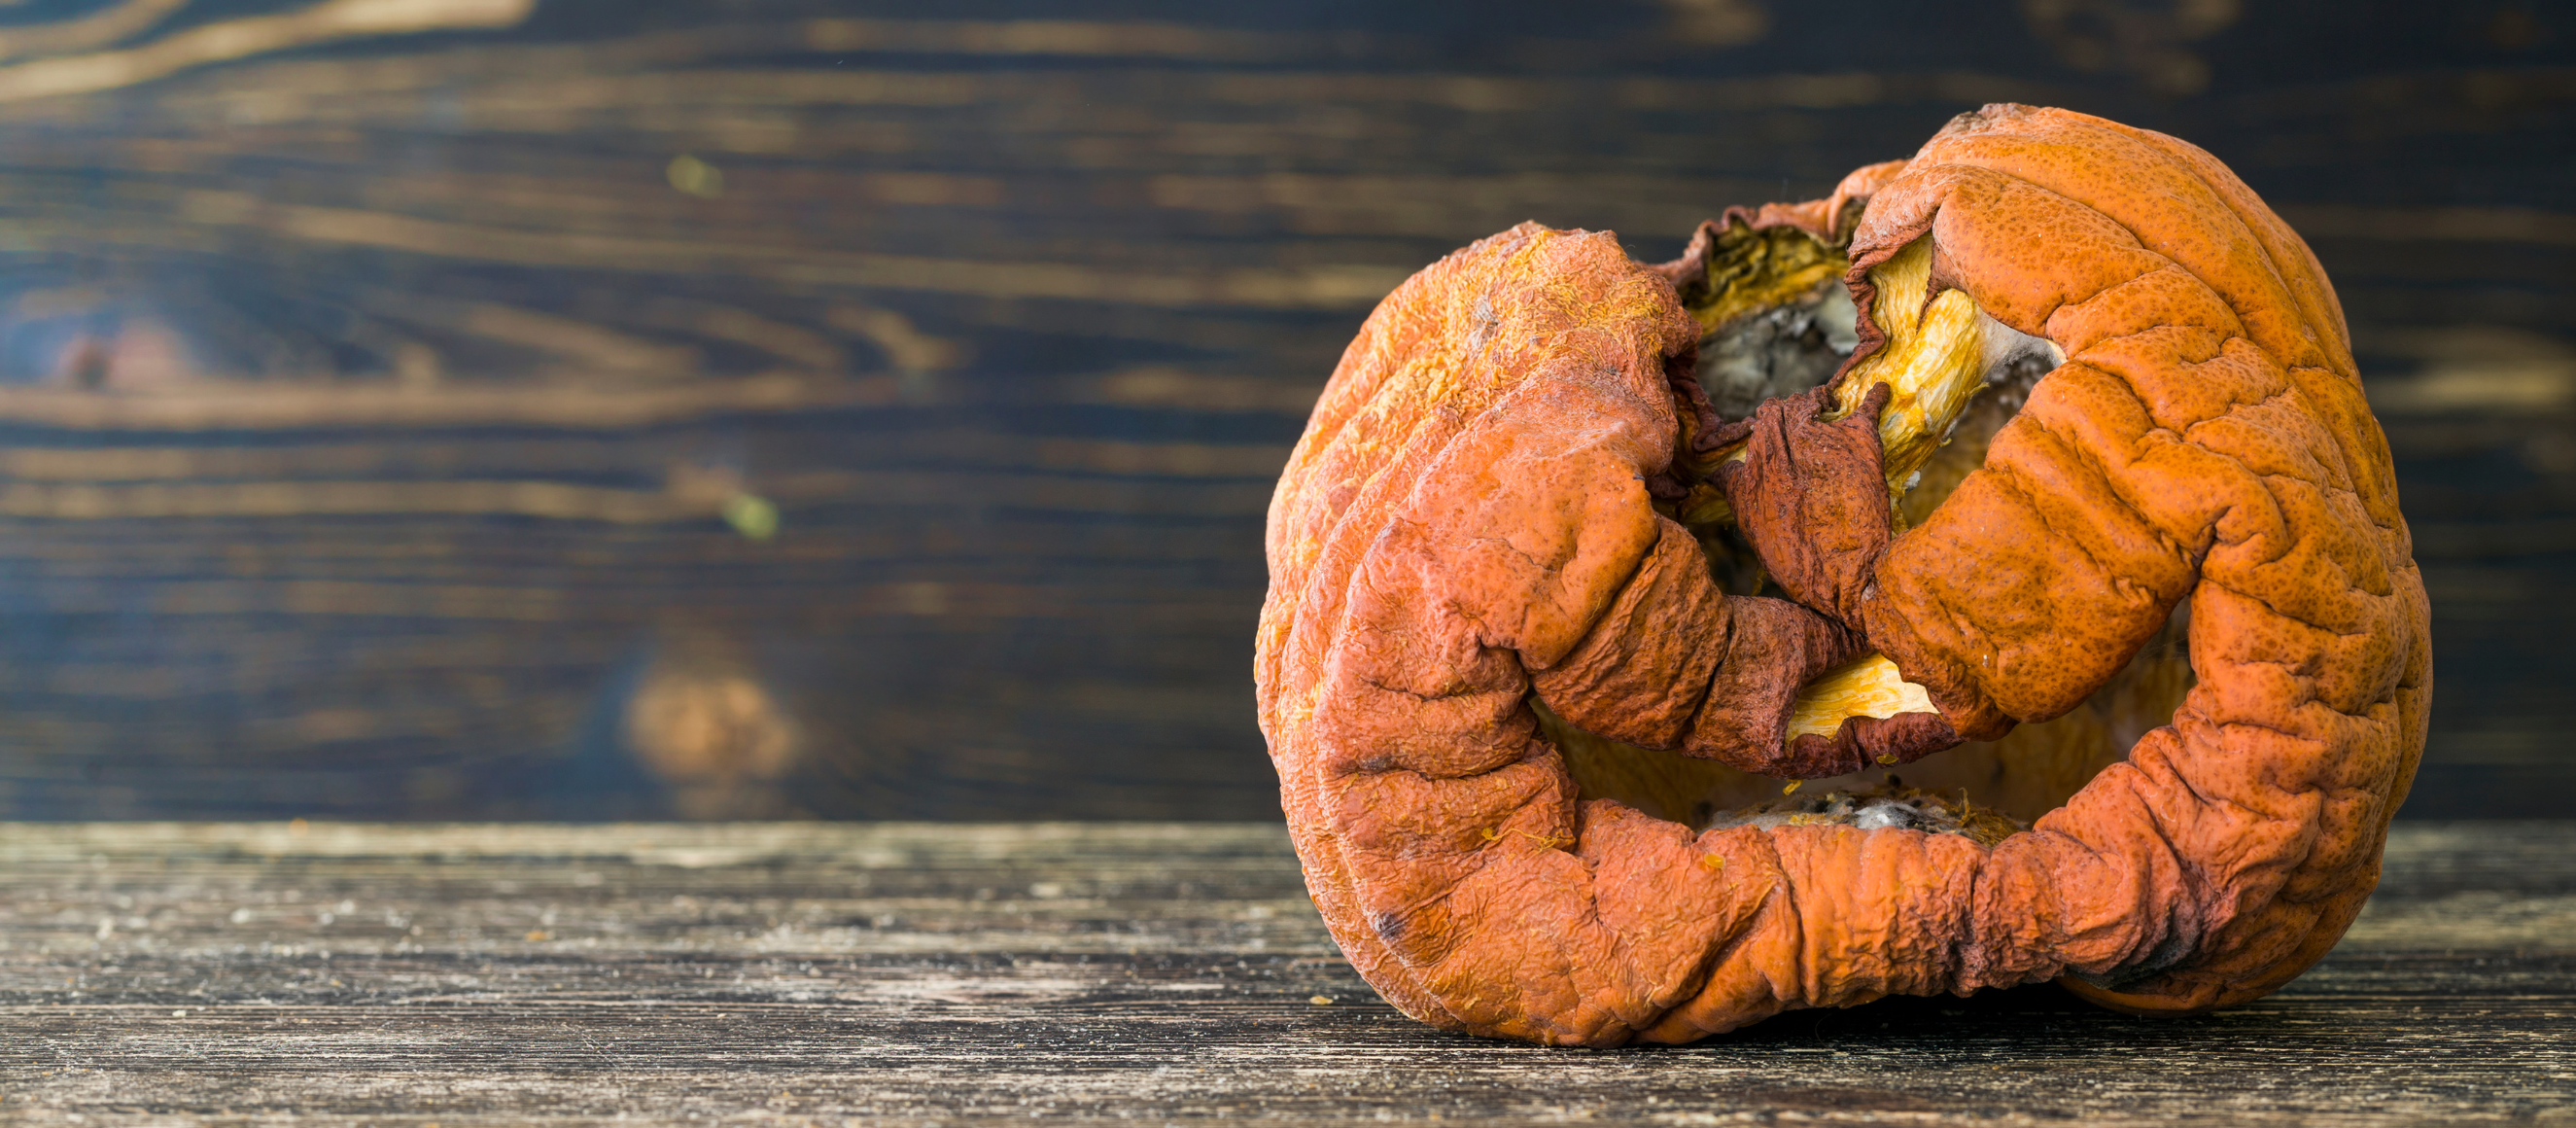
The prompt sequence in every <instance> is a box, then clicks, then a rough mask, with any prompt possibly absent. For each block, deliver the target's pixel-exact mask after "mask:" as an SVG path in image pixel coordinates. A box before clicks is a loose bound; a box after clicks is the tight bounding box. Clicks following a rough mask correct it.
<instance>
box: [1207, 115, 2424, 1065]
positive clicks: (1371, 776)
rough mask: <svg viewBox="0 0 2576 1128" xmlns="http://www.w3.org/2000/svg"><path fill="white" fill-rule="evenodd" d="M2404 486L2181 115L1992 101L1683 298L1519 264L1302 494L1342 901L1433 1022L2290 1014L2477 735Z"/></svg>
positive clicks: (1438, 333) (1350, 422) (1290, 659)
mask: <svg viewBox="0 0 2576 1128" xmlns="http://www.w3.org/2000/svg"><path fill="white" fill-rule="evenodd" d="M2388 463H2389V458H2388V452H2387V446H2386V443H2385V441H2384V439H2383V438H2382V437H2381V435H2380V432H2379V429H2378V426H2377V423H2376V422H2375V421H2374V420H2373V419H2372V418H2371V416H2370V414H2369V410H2368V406H2367V404H2366V403H2365V402H2364V401H2363V398H2362V395H2361V391H2360V383H2359V379H2358V375H2357V373H2356V372H2355V370H2354V367H2353V364H2352V359H2351V352H2350V348H2349V344H2348V340H2347V334H2346V330H2345V326H2344V323H2343V318H2342V313H2341V310H2340V308H2339V307H2338V306H2337V305H2336V303H2335V299H2334V295H2333V291H2332V289H2331V288H2330V287H2329V286H2328V285H2327V283H2326V281H2325V279H2324V276H2323V273H2322V271H2320V270H2319V269H2318V267H2317V265H2316V262H2315V260H2314V258H2313V257H2312V256H2311V255H2309V254H2308V252H2307V249H2306V247H2305V246H2304V245H2303V244H2301V243H2300V242H2299V241H2298V239H2297V237H2296V236H2295V235H2293V234H2292V233H2291V232H2290V231H2289V230H2288V228H2286V227H2285V226H2283V225H2282V224H2281V222H2280V221H2279V220H2278V219H2277V218H2276V217H2274V216H2273V215H2272V214H2271V213H2270V211H2269V210H2268V209H2266V208H2264V206H2263V205H2262V203H2261V202H2260V201H2259V200H2258V199H2256V198H2255V197H2254V195H2253V193H2252V192H2250V191H2249V190H2247V189H2246V188H2245V187H2244V185H2243V184H2242V183H2241V182H2239V181H2237V180H2236V179H2235V177H2234V176H2233V175H2231V174H2229V173H2228V172H2227V170H2226V169H2225V168H2224V167H2222V166H2220V165H2219V164H2218V162H2217V161H2216V160H2214V159H2213V158H2211V157H2209V155H2208V154H2206V153H2203V152H2201V151H2200V150H2198V149H2194V148H2192V147H2190V146H2189V145H2186V144H2184V143H2182V142H2179V141H2176V140H2174V139H2172V138H2169V137H2164V136H2162V135H2159V134H2153V133H2148V132H2145V131H2141V130H2134V129H2128V128H2126V127H2122V126H2118V125H2115V124H2113V123H2109V122H2105V121H2101V120H2099V119H2094V118H2088V117H2084V116H2082V115H2077V114H2070V113H2065V112H2063V111H2055V110H2032V109H2028V108H2026V107H2019V106H1990V107H1987V108H1986V109H1985V110H1984V111H1982V112H1980V113H1976V114H1968V115H1962V116H1961V118H1960V119H1958V120H1957V121H1955V122H1953V123H1952V125H1951V126H1950V127H1949V128H1947V129H1945V130H1943V131H1942V133H1941V134H1940V135H1939V136H1936V137H1935V138H1934V139H1933V140H1932V141H1931V142H1930V143H1929V144H1927V145H1926V146H1925V147H1924V149H1923V150H1922V151H1921V152H1920V153H1918V154H1917V155H1916V156H1915V157H1914V158H1913V159H1912V160H1911V161H1908V162H1895V163H1891V164H1888V165H1881V166H1873V167H1871V168H1867V169H1863V170H1861V171H1859V172H1856V173H1854V174H1853V176H1852V177H1850V178H1849V179H1847V180H1846V181H1845V182H1844V184H1843V186H1842V188H1841V189H1839V190H1838V191H1837V192H1836V194H1835V195H1834V196H1833V197H1832V198H1830V199H1827V200H1820V201H1814V202H1811V203H1807V204H1796V205H1769V206H1766V207H1764V208H1762V209H1759V210H1758V211H1756V210H1743V209H1738V210H1736V211H1731V212H1729V213H1728V214H1727V216H1726V217H1725V218H1724V219H1723V220H1720V221H1715V222H1712V223H1711V224H1709V225H1706V226H1704V227H1703V228H1702V230H1701V232H1700V234H1699V237H1698V238H1697V239H1696V240H1694V242H1693V243H1692V245H1691V247H1690V248H1689V250H1688V252H1687V253H1686V254H1685V255H1684V256H1683V257H1682V258H1681V259H1680V260H1678V261H1675V262H1672V263H1668V264H1665V265H1663V266H1659V267H1646V266H1641V265H1639V264H1636V263H1634V262H1631V261H1629V260H1628V259H1627V258H1626V256H1625V255H1624V254H1623V253H1621V252H1620V250H1619V248H1618V246H1617V244H1616V242H1615V241H1614V240H1611V239H1610V238H1608V237H1607V236H1603V235H1593V234H1586V233H1581V232H1556V231H1549V230H1545V229H1542V228H1538V227H1535V226H1534V225H1523V226H1522V227H1520V228H1516V229H1514V230H1512V231H1510V232H1506V233H1504V234H1502V235H1498V236H1495V237H1493V238H1491V239H1488V240H1485V241H1484V242H1481V243H1478V244H1476V245H1475V246H1472V247H1469V248H1467V249H1465V250H1462V251H1460V252H1458V253H1457V254H1454V255H1452V256H1450V257H1449V258H1447V259H1444V260H1443V261H1441V262H1440V263H1437V264H1434V265H1433V266H1431V267H1429V268H1426V269H1425V270H1424V271H1423V272H1422V273H1421V274H1419V275H1417V276H1416V277H1415V278H1414V279H1412V280H1410V281H1408V282H1407V283H1406V284H1405V285H1404V286H1403V287H1401V288H1399V289H1398V290H1397V291H1396V292H1395V293H1394V294H1393V295H1390V296H1389V297H1388V299H1387V300H1386V302H1385V303H1384V304H1382V305H1381V306H1380V308H1379V309H1378V311H1377V312H1376V313H1375V314H1374V315H1372V316H1371V318H1370V319H1369V322H1368V324H1367V325H1366V326H1364V327H1363V329H1362V331H1361V334H1360V336H1359V337H1358V339H1356V340H1355V341H1354V342H1353V343H1352V345H1351V347H1350V350H1349V351H1348V352H1347V353H1346V354H1345V356H1344V358H1343V361H1342V364H1341V366H1340V368H1339V369H1338V370H1337V371H1336V372H1335V374H1334V377H1333V380H1332V382H1331V384H1330V385H1329V386H1328V387H1327V389H1326V391H1325V392H1324V395H1323V397H1322V399H1321V400H1320V401H1319V403H1318V404H1317V407H1316V411H1315V414H1314V417H1313V419H1312V421H1311V422H1310V423H1309V426H1308V429H1307V432H1306V434H1305V436H1304V438H1303V439H1302V440H1301V442H1300V444H1299V446H1298V449H1297V451H1296V453H1295V455H1294V456H1293V457H1292V459H1291V461H1290V464H1289V467H1288V469H1287V471H1286V473H1285V474H1284V475H1283V477H1282V480H1281V483H1280V488H1279V492H1278V495H1277V497H1276V498H1275V500H1274V502H1273V506H1272V511H1271V521H1270V526H1269V530H1268V541H1267V547H1268V553H1269V558H1270V565H1271V575H1272V588H1271V594H1270V599H1269V601H1268V603H1267V604H1266V605H1265V607H1264V610H1263V618H1262V625H1261V633H1260V636H1259V639H1258V640H1257V663H1256V677H1257V684H1258V687H1259V693H1260V702H1261V709H1262V718H1261V719H1262V724H1263V731H1264V733H1265V735H1266V736H1267V737H1268V739H1269V742H1270V749H1271V754H1272V758H1273V760H1274V763H1275V764H1276V766H1277V767H1278V769H1279V772H1280V777H1281V785H1282V798H1283V802H1284V806H1285V808H1286V810H1287V812H1288V815H1289V822H1290V827H1291V830H1292V832H1293V833H1294V835H1295V838H1296V841H1297V846H1298V850H1299V853H1300V856H1301V859H1302V860H1303V862H1304V864H1305V868H1306V873H1307V877H1308V883H1309V887H1310V890H1311V891H1312V892H1313V894H1314V896H1315V899H1316V903H1317V905H1318V907H1319V908H1320V909H1321V910H1322V912H1323V915H1324V918H1325V920H1326V922H1327V924H1328V925H1329V926H1330V927H1331V928H1332V930H1333V934H1334V936H1335V938H1336V940H1337V941H1338V942H1339V943H1340V944H1341V945H1342V947H1343V950H1344V951H1345V953H1346V954H1348V955H1349V956H1350V958H1351V959H1352V961H1353V962H1354V964H1355V965H1356V966H1357V967H1358V968H1359V970H1360V971H1361V972H1362V974H1363V975H1365V976H1367V977H1368V979H1369V980H1370V982H1371V983H1372V984H1374V985H1375V986H1377V987H1378V989H1379V990H1380V991H1381V992H1383V993H1384V994H1386V996H1387V997H1388V998H1389V999H1390V1000H1392V1001H1394V1002H1395V1003H1396V1004H1397V1005H1398V1006H1400V1007H1403V1008H1404V1009H1405V1010H1406V1011H1407V1012H1408V1013H1411V1014H1414V1015H1415V1016H1417V1017H1420V1018H1422V1019H1424V1020H1425V1021H1429V1022H1432V1023H1435V1024H1438V1025H1441V1026H1445V1027H1451V1028H1455V1029H1462V1030H1468V1031H1473V1032H1477V1033H1483V1034H1491V1035H1498V1036H1507V1037H1517V1038H1527V1039H1534V1040H1540V1041H1548V1042H1574V1043H1589V1044H1613V1043H1618V1042H1623V1041H1627V1040H1631V1039H1638V1038H1643V1039H1649V1040H1662V1041H1677V1040H1687V1039H1690V1038H1695V1037H1699V1036H1701V1035H1703V1034H1706V1033H1709V1032H1712V1031H1717V1030H1724V1029H1729V1028H1732V1027H1734V1026H1739V1025H1742V1024H1744V1023H1746V1022H1751V1021H1755V1020H1758V1019H1760V1018H1762V1017H1764V1016H1766V1015H1769V1014H1773V1013H1776V1012H1778V1011H1780V1010H1783V1009H1787V1008H1792V1007H1800V1006H1837V1005H1850V1004H1853V1003H1857V1002H1864V1001H1867V1000H1869V999H1872V998H1876V997H1879V996H1881V995H1884V994H1889V993H1937V992H1943V991H1960V992H1964V991H1972V990H1976V989H1979V988H1982V987H1987V986H2003V985H2010V984H2015V983H2026V982H2033V981H2039V980H2045V979H2050V978H2061V979H2063V980H2065V981H2066V982H2068V983H2069V985H2070V986H2072V987H2074V988H2075V989H2077V990H2078V991H2080V992H2083V993H2086V994H2088V995H2089V996H2090V997H2093V998H2096V999H2097V1000H2099V1001H2102V1002H2104V1003H2106V1004H2107V1005H2112V1006H2115V1007H2120V1008H2124V1009H2129V1010H2134V1011H2141V1012H2179V1011H2191V1010H2197V1009H2205V1008H2208V1007H2211V1006H2218V1005H2224V1004H2227V1003H2230V1002H2235V1001H2239V1000H2242V999H2247V998H2252V997H2254V996H2258V995H2260V994H2263V993H2265V992H2268V991H2270V990H2272V989H2273V988H2275V987H2277V986H2279V985H2280V984H2281V983H2283V982H2286V981H2287V980H2288V979H2289V978H2291V977H2292V976H2295V975H2296V974H2298V972H2299V971H2300V970H2302V969H2304V968H2305V967H2306V966H2308V964H2309V963H2312V962H2313V961H2314V960H2315V959H2317V958H2318V957H2319V956H2321V955H2322V954H2323V953H2324V952H2325V951H2326V949H2327V948H2328V947H2330V946H2331V945H2332V944H2333V942H2334V940H2335V939H2336V938H2337V937H2339V936H2340V935H2341V933H2342V931H2343V929H2344V928H2345V926H2346V925H2348V924H2349V923H2350V921H2351V919H2352V917H2353V915H2354V914H2355V913H2356V912H2357V911H2358V910H2359V908H2360V905H2361V902H2362V899H2363V898H2364V897H2366V896H2367V894H2368V892H2369V889H2370V887H2371V885H2372V884H2373V883H2374V882H2375V880H2376V874H2377V859H2378V854H2379V845H2380V842H2381V840H2382V838H2383V836H2384V834H2385V828H2386V824H2387V819H2388V817H2389V815H2390V814H2391V813H2392V812H2393V811H2394V809H2395V807H2396V805H2397V803H2398V801H2399V800H2400V799H2402V797H2403V795H2404V791H2405V788H2406V784H2407V782H2408V780H2409V779H2410V778H2411V774H2412V770H2413V765H2414V762H2415V760H2416V758H2417V756H2418V755H2419V754H2420V752H2421V749H2422V745H2423V735H2424V722H2425V715H2426V703H2427V700H2428V698H2429V693H2430V684H2431V670H2430V660H2429V656H2428V655H2429V651H2428V647H2427V644H2426V632H2425V621H2426V611H2425V605H2424V598H2423V589H2422V584H2421V582H2420V579H2419V578H2418V577H2417V574H2416V570H2415V567H2414V564H2413V561H2412V559H2411V551H2410V548H2409V544H2408V541H2407V535H2406V528H2405V523H2404V520H2403V518H2402V516H2400V515H2399V513H2398V511H2397V507H2396V493H2395V487H2394V483H2393V479H2392V476H2391V474H2390V471H2389V465H2388Z"/></svg>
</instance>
